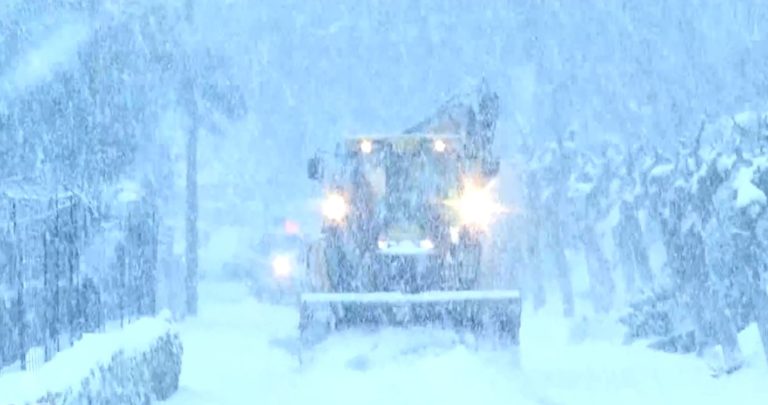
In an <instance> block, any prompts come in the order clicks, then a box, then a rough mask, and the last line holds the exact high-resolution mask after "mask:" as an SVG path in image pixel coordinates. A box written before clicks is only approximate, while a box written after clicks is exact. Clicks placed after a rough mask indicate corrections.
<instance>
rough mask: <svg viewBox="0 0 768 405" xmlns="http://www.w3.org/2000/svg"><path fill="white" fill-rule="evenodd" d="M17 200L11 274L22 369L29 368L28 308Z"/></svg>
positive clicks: (13, 222)
mask: <svg viewBox="0 0 768 405" xmlns="http://www.w3.org/2000/svg"><path fill="white" fill-rule="evenodd" d="M16 209H17V205H16V201H12V202H11V238H12V244H13V249H12V252H11V260H10V265H11V274H14V275H15V276H16V283H17V285H16V288H17V290H16V294H17V295H16V328H17V330H16V333H17V339H18V345H17V349H18V352H17V353H16V355H17V356H18V357H17V358H18V359H19V364H20V365H21V369H22V370H26V369H27V341H26V330H25V326H26V313H25V310H26V308H25V307H24V272H23V271H22V267H21V266H20V265H19V253H20V247H19V236H18V233H17V232H18V228H17V223H16Z"/></svg>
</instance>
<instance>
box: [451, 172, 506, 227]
mask: <svg viewBox="0 0 768 405" xmlns="http://www.w3.org/2000/svg"><path fill="white" fill-rule="evenodd" d="M492 186H493V184H492V182H489V183H488V184H487V185H485V186H482V187H481V186H479V185H477V184H475V183H474V182H472V181H471V180H467V181H465V182H464V190H463V192H462V193H461V195H460V196H459V197H458V198H455V199H452V200H448V201H446V204H448V205H449V206H451V207H453V208H454V209H455V210H456V211H457V213H458V214H459V220H460V221H461V225H467V226H476V227H479V228H482V229H487V228H488V227H489V226H490V225H491V223H493V220H494V218H495V217H496V215H498V214H500V213H502V212H504V207H503V206H502V205H501V204H499V203H498V202H497V201H496V199H495V198H494V195H493V193H492V192H491V187H492Z"/></svg>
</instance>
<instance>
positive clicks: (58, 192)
mask: <svg viewBox="0 0 768 405" xmlns="http://www.w3.org/2000/svg"><path fill="white" fill-rule="evenodd" d="M74 195H75V194H74V193H72V192H70V191H66V190H62V189H61V188H60V187H54V186H48V185H42V184H37V183H34V182H30V181H27V180H23V179H17V178H13V179H5V180H0V196H2V197H5V198H7V199H11V200H37V201H48V200H50V199H66V198H69V197H72V196H74Z"/></svg>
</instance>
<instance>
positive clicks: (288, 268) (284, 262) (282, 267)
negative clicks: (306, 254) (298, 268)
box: [272, 255, 293, 279]
mask: <svg viewBox="0 0 768 405" xmlns="http://www.w3.org/2000/svg"><path fill="white" fill-rule="evenodd" d="M291 273H293V261H292V260H291V257H290V256H288V255H277V256H275V257H273V258H272V275H273V276H274V277H275V278H281V279H282V278H288V277H289V276H290V275H291Z"/></svg>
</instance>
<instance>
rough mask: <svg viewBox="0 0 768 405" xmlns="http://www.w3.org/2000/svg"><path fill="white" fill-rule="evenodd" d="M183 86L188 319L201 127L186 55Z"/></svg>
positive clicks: (189, 11) (190, 17) (193, 306)
mask: <svg viewBox="0 0 768 405" xmlns="http://www.w3.org/2000/svg"><path fill="white" fill-rule="evenodd" d="M185 5H186V10H185V11H186V22H187V28H188V29H189V31H190V32H191V31H192V30H193V28H192V25H193V22H194V10H195V6H194V0H187V1H186V4H185ZM184 62H185V66H184V73H183V74H184V75H185V76H186V80H184V82H185V83H184V84H185V85H184V86H183V88H182V89H181V91H186V92H188V97H187V100H186V101H187V103H186V104H187V111H188V113H189V118H190V124H191V125H190V128H189V133H188V134H187V179H186V180H187V214H186V237H187V240H186V263H187V274H186V290H187V291H186V292H187V294H186V296H187V300H186V304H187V305H186V306H187V314H188V315H192V316H194V315H197V301H198V294H197V270H198V269H197V267H198V259H197V249H198V234H197V218H198V201H197V137H198V130H199V127H200V117H199V111H198V108H197V94H196V92H195V76H194V62H193V61H192V57H191V55H190V52H189V51H187V52H186V55H185V61H184Z"/></svg>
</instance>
